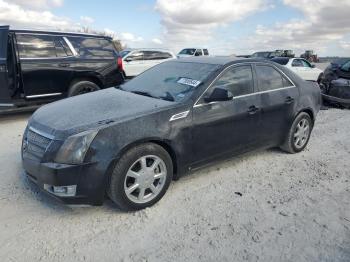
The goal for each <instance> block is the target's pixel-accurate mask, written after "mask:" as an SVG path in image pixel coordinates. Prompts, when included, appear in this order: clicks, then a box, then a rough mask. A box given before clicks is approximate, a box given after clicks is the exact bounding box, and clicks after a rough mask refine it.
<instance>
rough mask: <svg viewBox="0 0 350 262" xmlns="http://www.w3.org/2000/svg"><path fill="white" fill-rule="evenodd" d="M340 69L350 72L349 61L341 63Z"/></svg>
mask: <svg viewBox="0 0 350 262" xmlns="http://www.w3.org/2000/svg"><path fill="white" fill-rule="evenodd" d="M340 69H341V70H342V71H345V72H350V61H348V62H347V63H345V64H344V65H342V67H341V68H340Z"/></svg>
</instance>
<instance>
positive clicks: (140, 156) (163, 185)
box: [107, 143, 173, 210]
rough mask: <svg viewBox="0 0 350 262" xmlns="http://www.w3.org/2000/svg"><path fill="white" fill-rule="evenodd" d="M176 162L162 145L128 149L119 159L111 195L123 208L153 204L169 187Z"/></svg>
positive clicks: (114, 171)
mask: <svg viewBox="0 0 350 262" xmlns="http://www.w3.org/2000/svg"><path fill="white" fill-rule="evenodd" d="M172 177H173V164H172V160H171V157H170V156H169V154H168V152H167V151H166V150H164V149H163V148H162V147H161V146H159V145H156V144H153V143H148V144H144V145H140V146H137V147H134V148H132V149H130V150H129V151H127V152H126V153H125V154H124V155H123V156H122V157H121V158H120V159H119V161H118V162H117V164H116V166H115V168H114V170H113V172H112V175H111V178H110V184H109V189H108V192H107V193H108V195H109V197H110V198H111V199H112V201H113V202H114V203H116V204H117V205H118V206H119V207H120V208H121V209H123V210H139V209H143V208H146V207H149V206H152V205H154V204H155V203H156V202H158V201H159V200H160V199H161V198H162V197H163V196H164V194H165V192H166V191H167V189H168V187H169V185H170V182H171V180H172Z"/></svg>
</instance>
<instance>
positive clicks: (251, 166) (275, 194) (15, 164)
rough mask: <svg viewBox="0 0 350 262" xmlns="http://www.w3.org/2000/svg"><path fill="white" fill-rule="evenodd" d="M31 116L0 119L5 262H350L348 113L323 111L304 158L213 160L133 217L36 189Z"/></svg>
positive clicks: (0, 240)
mask: <svg viewBox="0 0 350 262" xmlns="http://www.w3.org/2000/svg"><path fill="white" fill-rule="evenodd" d="M28 116H29V115H16V116H8V117H2V118H1V119H0V141H1V147H0V166H1V169H0V177H1V180H0V210H1V212H0V261H308V262H310V261H315V262H316V261H317V262H319V261H350V182H349V181H350V173H349V170H350V163H349V156H350V140H349V127H350V112H349V111H345V110H338V109H330V110H326V111H321V112H320V114H319V116H318V119H317V123H316V126H315V129H314V132H313V135H312V138H311V140H310V144H309V146H308V147H307V149H306V151H304V152H302V153H300V154H296V155H289V154H286V153H283V152H281V151H279V150H277V149H273V150H268V151H260V152H254V153H250V154H247V155H244V156H242V157H237V158H234V159H231V160H229V161H226V162H223V163H220V164H216V165H215V166H212V167H210V168H206V169H202V170H200V171H197V172H195V173H193V174H191V175H188V176H186V177H184V178H182V179H180V180H179V181H177V182H174V183H172V185H171V186H170V188H169V191H168V193H167V194H166V195H165V197H164V199H163V200H162V201H160V202H159V203H158V204H156V205H155V206H154V207H152V208H148V209H146V210H143V211H139V212H133V213H123V212H120V211H118V210H117V209H116V208H115V206H114V205H113V204H112V203H111V202H110V201H106V203H105V205H103V206H101V207H74V208H72V207H68V206H64V205H62V204H60V203H59V202H56V201H55V200H52V199H51V198H50V197H48V196H46V195H45V194H44V193H42V192H39V191H38V190H37V189H36V187H35V186H33V185H31V184H30V182H29V181H27V179H25V178H24V177H23V176H22V169H21V161H20V144H21V135H22V131H23V129H24V127H25V125H26V120H27V118H28Z"/></svg>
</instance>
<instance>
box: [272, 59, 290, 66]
mask: <svg viewBox="0 0 350 262" xmlns="http://www.w3.org/2000/svg"><path fill="white" fill-rule="evenodd" d="M271 60H272V61H274V62H275V63H278V64H280V65H286V64H288V62H289V59H288V58H285V57H277V58H272V59H271Z"/></svg>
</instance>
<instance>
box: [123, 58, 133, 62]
mask: <svg viewBox="0 0 350 262" xmlns="http://www.w3.org/2000/svg"><path fill="white" fill-rule="evenodd" d="M124 61H125V62H131V61H133V59H132V58H131V57H127V58H125V59H124Z"/></svg>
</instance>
